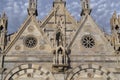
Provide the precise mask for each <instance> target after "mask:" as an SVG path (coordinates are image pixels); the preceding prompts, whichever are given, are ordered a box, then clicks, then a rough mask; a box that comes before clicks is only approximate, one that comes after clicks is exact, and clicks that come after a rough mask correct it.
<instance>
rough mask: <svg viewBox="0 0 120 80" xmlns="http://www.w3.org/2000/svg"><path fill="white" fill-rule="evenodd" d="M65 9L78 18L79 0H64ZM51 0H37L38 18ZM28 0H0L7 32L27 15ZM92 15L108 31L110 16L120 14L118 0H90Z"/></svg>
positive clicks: (46, 12) (119, 1)
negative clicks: (6, 22)
mask: <svg viewBox="0 0 120 80" xmlns="http://www.w3.org/2000/svg"><path fill="white" fill-rule="evenodd" d="M66 2H67V9H68V10H69V11H70V13H71V14H72V16H74V18H75V19H76V20H79V19H80V12H81V5H80V0H66ZM52 3H53V0H38V12H39V16H38V19H44V18H45V16H46V15H47V14H48V13H49V11H50V10H51V8H52ZM27 7H28V0H0V14H2V12H3V11H5V12H6V14H7V16H8V19H9V21H8V22H9V24H8V32H9V33H13V32H15V31H17V30H18V29H19V27H20V25H21V24H22V23H23V22H24V20H25V18H26V17H27ZM91 8H92V9H93V10H92V14H91V15H92V17H93V18H94V20H95V21H96V22H97V24H98V25H99V26H100V27H101V28H103V29H104V30H105V31H106V32H108V33H109V32H110V18H111V15H112V14H113V12H114V11H115V10H116V11H117V13H118V14H120V0H91Z"/></svg>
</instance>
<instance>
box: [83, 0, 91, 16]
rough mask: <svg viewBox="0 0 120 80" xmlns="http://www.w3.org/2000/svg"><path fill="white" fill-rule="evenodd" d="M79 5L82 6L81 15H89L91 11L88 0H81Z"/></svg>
mask: <svg viewBox="0 0 120 80" xmlns="http://www.w3.org/2000/svg"><path fill="white" fill-rule="evenodd" d="M81 6H82V12H81V16H83V15H90V13H91V9H90V0H81Z"/></svg>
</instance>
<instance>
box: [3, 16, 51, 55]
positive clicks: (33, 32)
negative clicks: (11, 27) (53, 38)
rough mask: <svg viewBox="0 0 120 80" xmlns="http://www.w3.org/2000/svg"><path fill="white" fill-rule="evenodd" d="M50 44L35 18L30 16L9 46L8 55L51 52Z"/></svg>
mask: <svg viewBox="0 0 120 80" xmlns="http://www.w3.org/2000/svg"><path fill="white" fill-rule="evenodd" d="M50 48H51V46H50V42H49V40H48V39H47V36H46V35H45V34H44V32H43V31H42V30H41V29H40V28H39V26H38V22H37V21H36V18H35V17H34V16H29V17H28V18H27V19H26V21H25V22H24V24H23V25H22V26H21V28H20V30H19V31H18V32H17V33H16V35H15V36H14V38H13V40H12V41H11V42H10V44H9V45H8V46H7V48H6V50H5V53H6V54H8V55H9V54H17V53H21V54H22V53H24V52H25V51H31V52H32V51H34V50H36V51H45V50H49V51H50ZM27 53H28V52H27Z"/></svg>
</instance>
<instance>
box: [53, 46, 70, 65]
mask: <svg viewBox="0 0 120 80" xmlns="http://www.w3.org/2000/svg"><path fill="white" fill-rule="evenodd" d="M53 64H55V65H66V64H68V57H67V55H66V53H65V51H64V50H63V49H62V48H61V47H60V48H59V49H58V50H56V51H55V52H54V58H53Z"/></svg>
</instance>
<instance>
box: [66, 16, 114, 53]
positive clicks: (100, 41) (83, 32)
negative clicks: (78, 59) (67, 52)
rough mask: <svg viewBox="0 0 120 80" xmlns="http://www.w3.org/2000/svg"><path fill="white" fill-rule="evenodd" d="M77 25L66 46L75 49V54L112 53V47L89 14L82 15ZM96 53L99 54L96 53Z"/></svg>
mask: <svg viewBox="0 0 120 80" xmlns="http://www.w3.org/2000/svg"><path fill="white" fill-rule="evenodd" d="M79 25H80V26H79V27H78V28H77V29H76V31H75V33H74V36H73V38H72V40H71V42H70V44H69V46H68V48H70V49H72V51H73V52H74V51H76V54H80V53H81V54H82V53H86V54H87V53H88V52H89V53H90V54H91V55H92V54H95V53H97V52H100V53H105V54H112V53H113V51H114V50H113V47H112V46H111V45H110V42H109V41H108V40H107V38H106V36H105V33H104V32H103V31H102V30H101V29H100V28H99V27H98V25H97V24H96V23H95V22H94V20H93V19H92V17H91V16H90V15H88V16H87V17H83V19H82V21H81V23H80V24H79ZM86 36H88V37H86ZM92 39H93V40H92ZM108 51H109V52H108ZM89 53H88V54H89ZM95 55H96V54H95ZM97 55H100V54H99V53H98V54H97Z"/></svg>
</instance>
